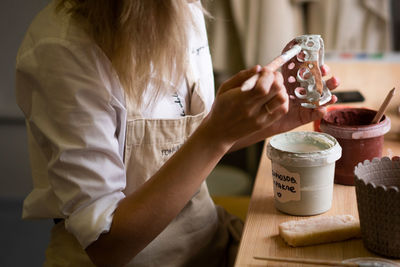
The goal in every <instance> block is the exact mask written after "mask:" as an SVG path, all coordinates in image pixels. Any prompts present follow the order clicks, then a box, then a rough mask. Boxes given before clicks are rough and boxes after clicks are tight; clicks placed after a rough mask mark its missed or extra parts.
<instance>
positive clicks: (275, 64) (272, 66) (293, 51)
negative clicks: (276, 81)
mask: <svg viewBox="0 0 400 267" xmlns="http://www.w3.org/2000/svg"><path fill="white" fill-rule="evenodd" d="M300 51H301V46H300V45H294V46H293V47H292V48H290V49H289V50H287V51H286V52H285V53H283V54H282V55H280V56H277V57H276V58H275V59H274V60H272V61H271V62H270V63H269V64H268V65H266V66H265V67H266V68H268V69H269V70H271V71H272V72H274V71H277V70H278V69H279V68H280V67H282V65H283V64H285V63H286V62H288V61H289V60H290V59H291V58H293V57H294V56H296V55H297V54H298V53H300ZM258 78H260V74H258V73H257V74H254V75H253V76H251V77H250V78H249V79H247V80H246V81H245V82H244V83H243V85H242V87H241V90H242V91H243V92H244V91H250V90H251V89H253V88H254V86H256V83H257V80H258Z"/></svg>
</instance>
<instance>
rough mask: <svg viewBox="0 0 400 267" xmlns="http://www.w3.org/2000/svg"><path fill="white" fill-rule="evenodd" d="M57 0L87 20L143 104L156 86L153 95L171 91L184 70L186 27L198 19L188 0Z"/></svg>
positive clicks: (124, 82)
mask: <svg viewBox="0 0 400 267" xmlns="http://www.w3.org/2000/svg"><path fill="white" fill-rule="evenodd" d="M59 1H60V3H59V5H58V7H59V8H67V9H68V12H71V13H72V14H73V15H76V16H78V17H79V18H80V19H82V18H83V21H85V22H87V25H86V29H87V31H88V33H89V34H90V36H91V37H92V38H93V39H94V41H95V42H96V43H97V45H98V46H99V47H100V48H101V49H102V50H103V51H104V53H105V54H106V55H107V56H108V58H109V59H110V61H111V63H112V65H113V67H114V68H115V70H116V72H117V74H118V77H119V79H120V82H121V84H122V86H123V87H124V90H125V92H126V95H127V96H128V97H130V98H131V99H134V100H135V101H136V102H137V103H139V102H141V101H142V100H143V94H144V92H145V90H147V89H148V88H154V90H153V89H152V91H151V92H150V96H152V97H151V98H150V99H153V100H154V99H155V97H157V96H159V95H160V93H161V94H163V93H167V92H170V93H173V92H172V89H173V88H172V87H171V84H177V83H178V82H179V81H180V80H181V79H182V77H183V74H184V72H185V68H186V62H187V57H188V53H187V52H188V32H189V31H188V30H189V27H192V26H193V24H194V22H193V19H192V17H191V12H190V10H189V5H188V2H187V0H59ZM66 2H68V5H66ZM150 83H151V87H149V85H150Z"/></svg>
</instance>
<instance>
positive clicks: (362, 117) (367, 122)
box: [320, 108, 390, 185]
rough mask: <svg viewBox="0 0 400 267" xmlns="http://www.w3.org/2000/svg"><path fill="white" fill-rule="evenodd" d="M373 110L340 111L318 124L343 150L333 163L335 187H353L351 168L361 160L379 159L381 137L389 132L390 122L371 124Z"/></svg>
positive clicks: (388, 120)
mask: <svg viewBox="0 0 400 267" xmlns="http://www.w3.org/2000/svg"><path fill="white" fill-rule="evenodd" d="M375 114H376V111H375V110H370V109H366V108H341V109H336V110H332V111H329V112H328V113H327V114H326V115H325V116H324V118H322V120H321V125H320V128H321V131H322V132H324V133H327V134H330V135H332V136H334V137H335V138H336V139H337V140H338V142H339V144H340V146H341V147H342V149H343V155H342V157H341V159H340V160H338V162H336V170H335V183H338V184H344V185H354V173H353V171H354V167H355V166H356V165H357V164H358V163H359V162H363V161H364V160H372V159H373V158H375V157H378V158H380V157H382V149H383V136H384V134H386V133H387V132H389V130H390V119H389V118H388V117H386V116H383V118H382V119H381V121H380V122H379V123H376V124H371V121H372V119H373V118H374V116H375Z"/></svg>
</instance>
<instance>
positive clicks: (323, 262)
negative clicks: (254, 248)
mask: <svg viewBox="0 0 400 267" xmlns="http://www.w3.org/2000/svg"><path fill="white" fill-rule="evenodd" d="M254 259H256V260H266V261H280V262H292V263H304V264H315V265H326V266H352V267H354V266H360V265H358V264H357V263H354V262H341V261H332V260H317V259H303V258H283V257H270V256H268V257H257V256H254Z"/></svg>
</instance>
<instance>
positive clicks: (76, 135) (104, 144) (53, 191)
mask: <svg viewBox="0 0 400 267" xmlns="http://www.w3.org/2000/svg"><path fill="white" fill-rule="evenodd" d="M198 4H199V3H193V4H190V8H191V11H192V13H193V15H194V18H195V21H196V23H197V25H198V30H197V31H195V30H193V32H192V33H191V38H190V46H189V47H190V60H191V62H192V64H191V65H192V69H193V71H194V72H195V73H196V75H197V77H199V80H200V84H201V86H200V88H202V90H203V91H202V94H203V96H204V98H205V102H206V106H207V110H209V109H210V107H211V104H212V102H213V100H214V82H213V74H212V65H211V58H210V53H209V48H208V41H207V36H206V31H205V23H204V17H203V14H202V11H201V9H200V8H198V7H197V6H196V5H198ZM55 6H56V1H52V2H51V3H50V4H49V5H48V6H47V7H46V8H45V9H44V10H42V11H41V12H40V13H39V14H38V16H37V17H36V18H35V19H34V21H33V22H32V24H31V26H30V27H29V29H28V31H27V33H26V36H25V39H24V41H23V43H22V44H21V47H20V49H19V51H18V55H17V61H16V96H17V103H18V105H19V106H20V108H21V110H22V111H23V113H24V115H25V117H26V125H27V132H28V143H29V151H30V163H31V170H32V178H33V184H34V188H33V190H32V192H31V193H30V194H29V195H28V196H27V197H26V199H25V201H24V207H23V215H22V216H23V218H63V219H65V226H66V229H67V230H68V231H69V232H71V233H72V234H73V235H74V236H75V237H76V238H77V239H78V241H79V242H80V244H81V245H82V247H83V248H86V247H87V246H88V245H90V244H91V243H92V242H93V241H95V240H96V239H97V238H98V237H99V235H100V234H101V233H104V232H107V231H108V230H109V228H110V226H111V222H112V218H113V213H114V211H115V209H116V207H117V205H118V202H119V201H120V200H121V199H123V198H124V197H125V195H124V193H123V190H124V188H125V185H126V170H125V166H124V163H123V153H124V144H125V126H126V107H125V101H124V92H123V89H122V87H121V85H120V83H119V80H118V77H117V75H116V73H115V71H114V69H113V67H112V65H111V63H110V61H109V60H108V58H107V57H106V56H105V55H104V53H103V52H102V51H101V50H100V48H99V47H98V46H96V44H95V43H94V42H92V41H91V39H90V38H89V37H88V36H87V35H86V34H85V32H84V31H83V30H82V29H81V28H80V27H79V26H78V25H77V24H76V22H75V21H74V20H73V19H72V18H71V17H70V15H69V14H67V13H65V11H60V12H58V13H56V12H55ZM181 86H184V87H185V88H186V90H182V88H181V89H179V90H178V91H179V92H180V93H181V94H183V95H182V98H183V99H186V98H187V96H186V95H185V92H187V86H186V84H185V83H182V85H181ZM182 92H183V93H182ZM166 97H167V99H164V100H162V101H160V103H161V104H159V106H157V107H156V108H155V109H153V112H152V113H151V112H149V111H146V110H142V111H141V112H142V114H145V117H146V116H148V117H152V118H159V117H160V118H164V117H165V116H166V115H165V114H169V115H167V117H179V116H182V114H181V112H180V111H179V112H174V111H173V110H174V108H175V107H173V105H176V102H175V101H174V100H176V96H166ZM168 97H170V98H168ZM183 102H185V101H183ZM168 103H172V104H168ZM171 109H172V111H171ZM166 110H169V111H170V112H166ZM132 167H133V168H134V166H132Z"/></svg>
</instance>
